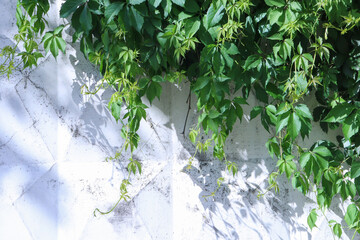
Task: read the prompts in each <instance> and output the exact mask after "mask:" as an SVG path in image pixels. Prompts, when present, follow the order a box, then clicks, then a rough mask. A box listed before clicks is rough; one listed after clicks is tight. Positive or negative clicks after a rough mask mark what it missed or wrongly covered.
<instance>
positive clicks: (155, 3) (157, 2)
mask: <svg viewBox="0 0 360 240" xmlns="http://www.w3.org/2000/svg"><path fill="white" fill-rule="evenodd" d="M161 1H162V0H149V3H150V5H152V6H154V8H157V7H158V6H159V5H160V3H161Z"/></svg>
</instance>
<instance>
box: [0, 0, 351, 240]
mask: <svg viewBox="0 0 360 240" xmlns="http://www.w3.org/2000/svg"><path fill="white" fill-rule="evenodd" d="M0 4H1V6H2V7H1V12H2V20H1V21H0V47H2V46H4V45H7V44H12V40H11V39H12V36H13V35H14V34H15V33H16V26H15V24H14V23H15V18H14V16H15V2H14V1H13V0H0ZM53 5H54V6H55V8H54V10H53V11H52V13H51V14H49V15H50V16H51V18H50V19H51V21H50V23H51V26H56V24H58V23H61V21H62V20H59V19H58V18H57V12H58V9H59V7H60V5H61V1H59V0H57V1H55V3H53ZM68 31H69V30H66V32H68ZM70 39H71V38H70V37H69V36H67V40H68V41H69V42H70ZM99 79H100V76H99V74H98V73H97V70H96V69H95V68H94V67H92V66H91V65H90V64H89V63H87V61H86V60H85V59H84V57H83V56H82V54H81V53H80V52H79V49H78V45H77V44H74V45H72V44H69V46H68V47H67V53H66V55H60V56H59V57H58V59H57V60H56V61H55V60H54V59H53V58H52V57H51V56H50V57H47V58H46V59H45V60H42V62H41V63H40V65H39V67H38V68H36V69H33V70H26V71H21V72H15V73H14V74H13V75H12V76H11V78H10V79H9V80H8V79H6V78H5V77H4V76H3V77H1V78H0V86H1V87H0V109H1V114H0V209H1V211H0V239H2V240H16V239H19V240H20V239H21V240H26V239H33V240H49V239H51V240H52V239H54V240H56V239H59V240H69V239H70V240H71V239H84V240H89V239H94V240H97V239H99V240H100V239H101V240H102V239H106V240H111V239H129V240H132V239H134V240H137V239H139V240H146V239H159V240H167V239H175V240H180V239H183V240H199V239H209V240H211V239H241V240H243V239H245V240H246V239H327V238H332V236H331V233H330V229H329V227H328V226H327V222H326V221H325V218H324V217H323V216H319V220H318V223H317V225H318V227H319V228H318V229H314V230H313V231H312V232H311V231H310V230H309V228H308V227H307V223H306V218H307V214H308V212H309V211H310V210H311V209H312V208H314V207H316V205H315V204H314V196H312V195H309V196H307V197H304V196H302V195H301V194H300V193H299V192H297V191H296V190H293V189H292V187H291V185H290V184H289V183H288V181H287V180H286V179H285V178H281V179H280V187H281V190H280V193H279V194H274V193H269V194H267V195H266V196H265V197H264V198H261V199H259V200H258V199H257V193H258V191H259V190H264V189H265V188H266V187H267V177H268V175H269V173H271V172H272V171H273V170H274V169H275V161H274V160H272V159H271V158H269V156H268V153H267V151H266V149H265V146H264V144H265V142H266V140H267V137H268V136H269V134H268V133H267V132H265V131H264V130H263V127H262V126H261V124H260V122H259V120H258V119H255V120H253V121H251V122H249V112H250V109H251V106H255V105H257V104H258V103H257V102H256V100H255V99H254V98H253V97H251V98H250V100H249V103H250V106H249V107H247V108H245V109H244V110H245V117H244V119H243V122H242V124H241V125H240V124H239V123H237V126H236V132H234V133H233V134H232V135H231V137H230V138H229V140H228V144H227V153H228V159H229V160H232V161H235V162H237V163H238V165H239V167H240V171H239V174H238V175H237V176H236V177H235V178H233V177H232V176H231V175H229V174H228V173H227V172H226V171H224V164H223V163H221V162H219V161H217V160H214V159H213V158H212V157H211V153H209V154H199V155H198V156H197V161H195V162H194V166H193V168H192V169H191V170H186V169H185V166H186V164H187V159H188V158H189V157H190V156H191V155H192V154H193V153H194V146H193V145H192V144H191V142H190V141H189V140H188V138H187V137H186V136H184V135H182V134H181V132H182V129H183V125H184V120H185V115H186V111H187V105H186V99H187V96H188V91H189V89H188V85H187V83H182V84H180V85H179V86H178V87H173V86H170V85H168V84H165V85H164V89H163V96H162V100H161V101H160V102H159V101H157V100H155V101H154V104H153V106H151V107H150V108H149V109H148V111H147V113H148V118H147V120H146V121H143V122H142V125H141V128H140V130H139V135H140V136H141V143H140V144H139V145H140V147H139V149H138V150H137V151H136V152H135V158H137V159H138V160H140V161H141V162H142V164H143V171H144V172H143V174H142V175H141V176H139V177H135V178H134V179H133V180H132V185H131V186H130V188H129V190H130V195H131V196H132V197H133V198H132V200H131V201H129V202H122V203H121V204H120V205H119V206H118V207H117V208H116V209H115V210H114V212H112V213H110V214H109V215H106V216H97V217H94V216H93V210H94V209H95V208H97V207H98V208H100V209H102V210H107V209H110V208H111V207H112V205H113V204H114V203H115V202H116V201H117V197H118V196H119V192H118V189H119V185H120V182H121V180H122V179H123V178H124V176H126V175H127V172H126V170H125V168H124V166H125V165H126V164H125V162H126V159H127V158H128V157H129V155H128V154H127V153H125V154H124V155H123V157H122V161H120V162H106V161H104V160H105V158H106V157H109V156H113V155H114V153H115V152H116V151H117V150H119V149H120V148H121V145H122V143H123V140H122V138H121V137H120V126H119V125H117V124H116V123H115V121H114V120H113V119H112V118H111V116H110V113H109V111H108V109H107V101H108V100H109V98H110V96H111V90H105V91H100V92H99V93H98V94H97V95H96V96H93V97H88V96H82V95H81V93H80V87H81V86H82V85H83V84H87V85H88V86H91V87H94V84H95V82H96V81H97V80H99ZM192 100H193V101H192V103H195V98H194V97H193V99H192ZM144 101H146V99H145V100H144ZM194 109H196V108H195V104H193V106H192V110H191V112H190V116H189V121H188V123H187V129H188V128H189V127H191V126H192V125H193V124H195V123H196V118H197V116H196V112H195V110H194ZM314 128H315V129H314V131H313V133H312V135H311V139H310V140H309V141H306V142H305V143H304V144H309V143H311V142H314V141H315V140H317V139H326V138H330V139H334V136H328V135H326V134H324V133H322V132H321V131H320V130H319V128H318V126H316V125H314ZM186 133H187V132H186ZM220 176H224V177H225V179H226V181H225V184H224V186H223V187H221V188H220V190H219V191H218V193H217V194H216V196H215V197H214V198H204V196H205V195H208V194H210V193H211V192H212V191H213V190H214V189H215V188H216V180H217V178H218V177H220ZM343 213H344V207H343V205H341V204H339V200H334V204H333V205H332V208H331V210H330V211H329V212H327V213H326V215H327V217H328V218H329V219H335V220H340V219H341V217H342V214H343ZM349 237H350V238H351V233H349V232H347V233H346V234H345V235H344V238H343V239H349Z"/></svg>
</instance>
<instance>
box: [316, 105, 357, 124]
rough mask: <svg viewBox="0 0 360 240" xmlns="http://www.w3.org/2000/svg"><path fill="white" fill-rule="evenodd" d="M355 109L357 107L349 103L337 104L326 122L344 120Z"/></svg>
mask: <svg viewBox="0 0 360 240" xmlns="http://www.w3.org/2000/svg"><path fill="white" fill-rule="evenodd" d="M354 109H355V107H354V106H353V105H351V104H349V103H341V104H338V105H336V106H335V107H334V108H333V109H331V110H330V112H329V113H328V114H327V115H326V117H325V119H324V120H323V121H324V122H342V121H343V120H344V119H345V118H347V116H349V115H350V113H351V112H352V111H353V110H354Z"/></svg>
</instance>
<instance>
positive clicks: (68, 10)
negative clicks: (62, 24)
mask: <svg viewBox="0 0 360 240" xmlns="http://www.w3.org/2000/svg"><path fill="white" fill-rule="evenodd" d="M86 1H87V0H67V1H65V2H64V4H63V5H62V6H61V9H60V17H62V18H66V17H68V16H69V15H70V14H72V13H73V12H75V10H76V9H77V7H78V6H80V5H81V4H83V3H85V2H86Z"/></svg>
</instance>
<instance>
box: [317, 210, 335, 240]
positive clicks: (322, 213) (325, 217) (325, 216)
mask: <svg viewBox="0 0 360 240" xmlns="http://www.w3.org/2000/svg"><path fill="white" fill-rule="evenodd" d="M320 210H321V213H322V214H323V216H324V217H325V220H326V221H327V222H328V226H329V228H330V231H331V234H332V236H333V239H334V240H336V239H335V234H334V232H333V230H332V229H331V226H330V223H329V219H328V218H327V217H326V215H325V212H324V211H323V209H320Z"/></svg>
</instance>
